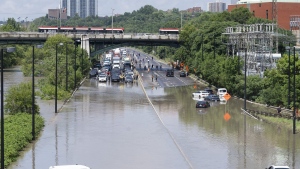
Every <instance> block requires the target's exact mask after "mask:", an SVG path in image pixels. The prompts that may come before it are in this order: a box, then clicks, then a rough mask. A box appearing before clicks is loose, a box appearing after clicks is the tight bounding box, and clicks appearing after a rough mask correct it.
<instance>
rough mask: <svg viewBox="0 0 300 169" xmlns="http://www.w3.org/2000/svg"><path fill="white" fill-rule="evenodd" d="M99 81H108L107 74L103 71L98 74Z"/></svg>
mask: <svg viewBox="0 0 300 169" xmlns="http://www.w3.org/2000/svg"><path fill="white" fill-rule="evenodd" d="M98 81H99V82H106V81H107V76H106V74H103V73H101V74H99V76H98Z"/></svg>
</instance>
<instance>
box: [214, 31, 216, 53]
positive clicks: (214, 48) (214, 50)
mask: <svg viewBox="0 0 300 169" xmlns="http://www.w3.org/2000/svg"><path fill="white" fill-rule="evenodd" d="M214 59H216V37H215V35H214Z"/></svg>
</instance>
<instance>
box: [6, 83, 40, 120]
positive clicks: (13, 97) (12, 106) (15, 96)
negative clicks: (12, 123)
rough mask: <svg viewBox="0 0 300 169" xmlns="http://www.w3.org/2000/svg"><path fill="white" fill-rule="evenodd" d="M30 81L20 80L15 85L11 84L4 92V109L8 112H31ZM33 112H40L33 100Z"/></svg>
mask: <svg viewBox="0 0 300 169" xmlns="http://www.w3.org/2000/svg"><path fill="white" fill-rule="evenodd" d="M31 84H32V83H31V82H22V83H20V84H17V85H13V86H11V87H10V88H9V89H8V92H7V93H6V94H5V102H6V104H5V106H4V108H5V111H6V112H8V113H9V114H16V113H19V112H22V113H29V114H31V113H32V85H31ZM34 106H35V113H36V114H39V113H40V107H39V106H38V105H37V103H36V100H34Z"/></svg>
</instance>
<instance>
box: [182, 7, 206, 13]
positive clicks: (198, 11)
mask: <svg viewBox="0 0 300 169" xmlns="http://www.w3.org/2000/svg"><path fill="white" fill-rule="evenodd" d="M186 11H187V12H188V13H200V12H203V10H202V9H201V7H193V8H189V9H187V10H186Z"/></svg>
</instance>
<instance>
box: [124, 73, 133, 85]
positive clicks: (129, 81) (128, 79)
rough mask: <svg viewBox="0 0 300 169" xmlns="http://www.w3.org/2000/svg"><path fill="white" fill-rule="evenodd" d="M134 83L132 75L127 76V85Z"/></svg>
mask: <svg viewBox="0 0 300 169" xmlns="http://www.w3.org/2000/svg"><path fill="white" fill-rule="evenodd" d="M132 82H133V78H132V76H131V75H130V74H128V75H126V76H125V83H132Z"/></svg>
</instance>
